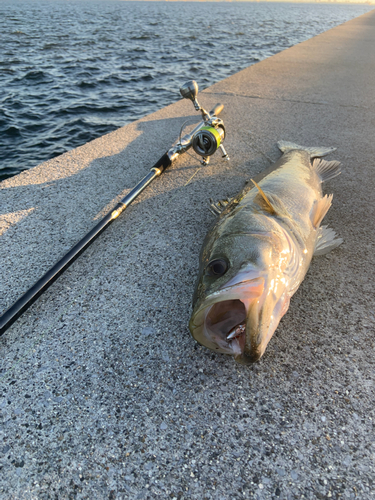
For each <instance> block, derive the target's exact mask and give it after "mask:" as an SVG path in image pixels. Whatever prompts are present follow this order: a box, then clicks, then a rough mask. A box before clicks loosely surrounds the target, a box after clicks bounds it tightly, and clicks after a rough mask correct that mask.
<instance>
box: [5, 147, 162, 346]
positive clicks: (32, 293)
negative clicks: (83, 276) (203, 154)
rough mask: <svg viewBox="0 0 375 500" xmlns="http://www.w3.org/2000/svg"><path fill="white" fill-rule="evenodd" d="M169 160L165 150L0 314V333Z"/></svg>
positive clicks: (157, 174)
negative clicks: (74, 242)
mask: <svg viewBox="0 0 375 500" xmlns="http://www.w3.org/2000/svg"><path fill="white" fill-rule="evenodd" d="M171 163H172V161H171V159H170V158H169V155H168V153H165V154H164V155H163V156H162V157H161V158H160V160H159V161H158V162H157V163H156V164H155V165H154V166H153V167H152V169H151V171H150V172H149V173H148V174H147V175H146V176H145V177H144V178H143V179H142V180H141V181H140V182H139V183H138V184H137V185H136V186H135V187H134V188H133V189H132V190H131V191H130V192H129V193H128V194H127V195H126V196H125V197H124V198H123V199H122V200H121V201H120V202H119V203H118V204H117V205H116V206H115V207H114V208H113V209H112V210H111V212H109V213H108V214H107V215H106V216H105V217H103V219H102V220H101V221H100V222H99V223H98V224H97V225H96V226H95V227H94V228H93V229H91V231H90V232H88V233H87V234H86V236H84V237H83V238H82V239H81V240H80V241H79V242H78V243H77V244H76V245H74V247H73V248H71V249H70V250H69V252H68V253H67V254H65V255H64V257H63V258H62V259H60V260H59V261H58V262H56V264H55V265H54V266H53V267H51V269H49V271H47V272H46V273H45V274H44V275H43V276H42V277H41V278H40V279H39V280H38V281H37V282H36V283H35V284H34V285H33V286H32V287H31V288H29V290H27V292H26V293H24V294H23V295H22V297H20V298H19V299H18V300H17V301H16V302H15V303H14V304H13V305H12V306H11V307H10V308H9V309H7V310H6V311H5V313H4V314H3V315H2V316H0V336H1V335H2V334H3V333H4V332H5V331H6V330H7V329H8V328H9V327H10V326H11V325H12V324H13V323H14V322H15V321H16V320H17V319H18V318H19V317H20V316H21V315H22V314H23V313H24V312H25V311H26V310H27V309H28V308H29V307H30V306H31V305H32V304H33V303H34V302H35V301H36V300H37V298H38V297H40V295H42V293H43V292H45V291H46V290H47V288H49V287H50V286H51V285H52V283H54V282H55V281H56V280H57V278H58V277H59V276H60V275H61V274H62V273H63V272H64V271H65V270H66V269H67V268H68V267H69V266H70V265H71V264H73V262H74V261H75V260H76V259H77V258H78V257H79V256H80V255H81V254H82V253H83V252H84V251H85V250H86V248H87V247H89V246H90V245H91V243H92V242H93V241H95V240H96V238H97V237H98V236H99V235H100V234H101V233H102V232H103V231H104V230H105V229H106V228H107V227H108V226H109V225H110V224H111V223H112V222H113V221H114V220H115V219H116V218H117V217H118V216H119V215H120V213H121V212H123V211H124V210H125V209H126V207H127V206H129V205H130V203H131V202H132V201H133V200H134V199H135V198H136V197H137V196H138V195H139V194H140V193H141V192H142V191H143V190H144V189H145V188H146V187H147V186H148V185H149V184H150V183H151V182H152V181H153V180H154V179H155V177H158V176H159V175H160V174H161V173H162V172H163V171H164V170H165V169H166V168H167V167H168V166H169V165H171Z"/></svg>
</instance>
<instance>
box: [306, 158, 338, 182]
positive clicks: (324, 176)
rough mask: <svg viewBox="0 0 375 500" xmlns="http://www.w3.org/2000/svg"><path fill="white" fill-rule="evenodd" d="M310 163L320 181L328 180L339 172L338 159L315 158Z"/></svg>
mask: <svg viewBox="0 0 375 500" xmlns="http://www.w3.org/2000/svg"><path fill="white" fill-rule="evenodd" d="M312 165H313V169H314V170H315V171H316V173H317V174H318V175H319V177H320V179H321V181H322V182H325V181H329V180H330V179H333V178H334V177H336V176H337V175H340V174H341V168H340V165H341V164H340V162H339V161H326V160H321V159H318V158H315V160H314V161H313V164H312Z"/></svg>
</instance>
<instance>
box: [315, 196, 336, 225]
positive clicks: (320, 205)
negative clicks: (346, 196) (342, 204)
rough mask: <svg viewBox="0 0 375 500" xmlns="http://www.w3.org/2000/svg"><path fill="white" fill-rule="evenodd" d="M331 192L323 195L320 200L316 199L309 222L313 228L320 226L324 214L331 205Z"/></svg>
mask: <svg viewBox="0 0 375 500" xmlns="http://www.w3.org/2000/svg"><path fill="white" fill-rule="evenodd" d="M332 198H333V194H330V195H327V194H326V195H325V196H323V198H321V199H320V200H318V201H316V202H315V204H314V206H313V208H312V211H311V215H310V217H311V222H312V225H313V226H314V228H315V229H317V228H318V227H319V226H320V223H321V222H322V220H323V219H324V217H325V216H326V214H327V212H328V210H329V209H330V207H331V205H332Z"/></svg>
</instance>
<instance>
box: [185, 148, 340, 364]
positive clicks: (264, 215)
mask: <svg viewBox="0 0 375 500" xmlns="http://www.w3.org/2000/svg"><path fill="white" fill-rule="evenodd" d="M277 145H278V147H279V149H280V151H281V152H282V153H283V154H282V156H281V157H280V158H279V160H278V161H277V162H276V163H274V164H273V165H271V166H270V167H268V168H267V169H266V170H264V171H263V172H262V173H261V174H259V175H258V176H256V177H255V178H254V180H253V179H252V182H251V183H248V184H247V185H246V186H245V188H244V189H243V190H242V191H241V192H240V193H239V194H238V195H237V196H234V197H233V198H232V199H231V200H227V202H226V203H217V204H214V205H212V206H213V208H214V209H215V212H218V213H219V216H218V218H217V220H216V221H215V223H214V225H213V226H212V228H211V229H210V230H209V232H208V234H207V236H206V238H205V240H204V242H203V246H202V250H201V253H200V259H199V260H200V262H199V275H198V280H197V285H196V288H195V292H194V296H193V311H192V314H191V318H190V322H189V329H190V332H191V334H192V336H193V338H194V339H195V340H196V341H197V342H198V343H199V344H201V345H203V346H205V347H207V348H209V349H211V350H212V351H215V352H218V353H224V354H229V355H232V356H233V357H234V359H235V360H236V361H237V362H238V363H240V364H245V365H248V364H251V363H254V362H256V361H258V360H259V359H260V358H261V357H262V356H263V354H264V352H265V350H266V347H267V345H268V343H269V341H270V340H271V338H272V336H273V334H274V332H275V330H276V328H277V327H278V325H279V322H280V320H281V318H282V317H283V316H284V314H285V313H286V312H287V310H288V308H289V304H290V299H291V297H292V296H293V295H294V293H295V292H296V291H297V289H298V287H299V286H300V284H301V283H302V281H303V279H304V277H305V275H306V273H307V271H308V268H309V266H310V263H311V260H312V257H313V256H316V255H324V254H325V253H327V252H329V251H331V250H333V249H334V248H336V247H337V246H339V245H340V244H341V243H342V241H343V240H342V239H341V238H339V237H338V236H337V235H336V233H335V231H333V230H332V229H330V228H329V227H327V226H322V225H321V222H322V220H323V218H324V216H325V215H326V213H327V212H328V210H329V208H330V206H331V204H332V196H333V195H327V194H326V195H323V191H322V183H323V182H326V181H328V180H330V179H333V178H334V177H336V176H337V175H339V174H340V173H341V165H340V162H338V161H327V160H324V159H323V158H324V157H325V156H326V155H328V154H330V153H332V152H333V151H335V150H336V149H335V148H331V147H304V146H299V145H298V144H294V143H291V142H287V141H280V142H278V143H277Z"/></svg>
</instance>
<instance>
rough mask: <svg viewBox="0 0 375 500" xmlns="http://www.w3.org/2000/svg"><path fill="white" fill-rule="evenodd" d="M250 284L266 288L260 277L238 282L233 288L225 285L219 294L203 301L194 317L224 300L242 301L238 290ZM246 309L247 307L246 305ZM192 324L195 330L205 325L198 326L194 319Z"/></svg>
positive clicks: (199, 324) (263, 280) (216, 293)
mask: <svg viewBox="0 0 375 500" xmlns="http://www.w3.org/2000/svg"><path fill="white" fill-rule="evenodd" d="M250 283H251V284H254V285H256V284H258V285H263V286H264V283H265V279H264V278H262V277H258V278H253V279H250V280H243V281H240V282H238V283H236V284H234V285H232V286H229V287H227V286H225V285H224V286H223V288H220V289H219V290H218V291H217V292H214V293H213V294H211V295H209V296H208V297H206V298H205V300H204V301H203V304H202V305H201V306H200V307H199V308H198V309H197V311H196V312H194V311H193V314H192V317H194V318H195V317H196V316H198V315H199V314H200V313H202V312H203V311H204V310H206V309H207V308H208V307H210V306H213V305H215V304H217V303H218V302H223V301H224V300H234V299H238V300H241V298H240V297H237V296H236V295H238V294H239V290H237V289H238V288H240V287H241V286H243V285H246V284H250ZM232 291H234V292H233V295H232ZM226 294H230V296H227V295H226ZM223 295H226V298H225V299H222V296H223ZM216 297H217V300H213V298H216ZM211 301H212V303H211ZM207 302H209V304H207ZM241 302H242V300H241ZM245 307H246V305H245ZM247 312H248V308H247V307H246V313H247ZM191 324H192V325H193V326H194V327H195V328H198V327H199V326H202V325H203V324H204V320H203V321H202V322H201V323H198V324H197V323H195V322H194V319H192V320H191Z"/></svg>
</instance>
